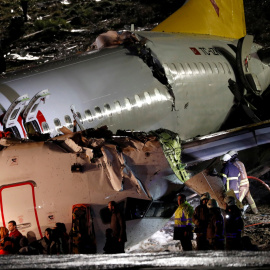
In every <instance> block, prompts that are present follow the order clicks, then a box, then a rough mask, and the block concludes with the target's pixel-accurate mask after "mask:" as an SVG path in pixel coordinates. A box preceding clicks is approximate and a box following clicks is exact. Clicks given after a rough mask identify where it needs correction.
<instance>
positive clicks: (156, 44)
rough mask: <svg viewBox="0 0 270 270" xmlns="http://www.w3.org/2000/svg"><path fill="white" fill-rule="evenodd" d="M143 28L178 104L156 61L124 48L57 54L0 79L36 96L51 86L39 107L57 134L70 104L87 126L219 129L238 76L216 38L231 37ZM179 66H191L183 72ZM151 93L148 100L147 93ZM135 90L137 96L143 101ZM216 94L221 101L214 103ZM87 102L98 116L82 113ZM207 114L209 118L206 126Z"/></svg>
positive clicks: (0, 85) (187, 133)
mask: <svg viewBox="0 0 270 270" xmlns="http://www.w3.org/2000/svg"><path fill="white" fill-rule="evenodd" d="M140 35H141V36H144V37H146V38H147V39H149V40H148V41H147V46H148V47H149V48H150V49H151V51H152V52H153V55H155V56H156V58H157V59H158V61H160V63H161V65H162V66H163V68H164V69H165V73H166V77H167V79H168V82H169V83H170V85H171V86H172V90H173V93H174V95H175V98H176V100H175V106H176V110H172V103H173V98H172V96H171V95H170V94H169V93H168V89H167V88H166V86H165V85H164V84H162V83H161V82H160V81H158V79H156V78H154V76H153V74H152V71H151V69H150V67H148V66H147V65H146V64H145V63H144V62H143V61H142V59H140V58H139V57H138V56H135V55H130V53H129V51H128V50H126V49H122V48H116V49H107V50H103V51H100V52H98V53H94V54H86V55H85V56H84V57H77V58H76V57H75V58H74V59H72V60H70V61H69V60H66V61H65V62H61V61H58V62H56V63H54V64H53V65H52V64H50V65H44V66H41V67H37V68H36V71H35V72H34V73H33V72H32V73H30V74H27V73H25V72H23V73H20V72H18V74H17V75H12V77H11V78H10V79H9V78H8V77H7V78H4V79H1V80H0V89H1V92H2V93H8V91H6V90H9V89H10V90H12V91H11V93H14V92H16V93H18V96H20V95H22V94H25V93H27V94H28V96H29V98H30V99H31V98H32V97H33V96H34V95H35V94H37V93H38V92H39V91H42V90H44V89H48V90H49V92H50V93H51V95H50V97H49V98H48V100H46V101H45V104H44V105H43V106H42V111H41V112H42V114H43V115H44V117H45V119H46V121H47V123H48V124H49V127H50V133H51V136H55V135H57V134H58V131H57V128H56V127H55V126H54V119H55V118H58V119H59V120H60V122H61V125H62V126H63V125H65V126H67V127H68V124H67V123H65V120H64V116H65V115H69V116H70V117H71V119H72V118H73V117H72V115H71V111H70V106H71V105H74V106H75V108H76V109H77V110H78V111H79V112H80V113H81V115H82V120H83V125H84V127H85V128H92V127H99V126H102V125H107V126H108V127H109V128H110V129H111V130H112V131H114V132H115V131H116V130H117V129H135V130H144V131H149V130H154V129H158V128H160V127H163V128H167V129H170V130H173V131H175V132H177V133H178V134H179V135H180V137H181V138H182V139H186V138H190V137H192V136H196V135H198V134H199V133H200V135H203V134H207V133H209V132H214V131H217V129H218V128H219V126H220V124H221V123H222V122H223V120H224V119H225V117H226V115H227V112H228V111H229V109H230V107H231V106H232V104H233V95H232V94H231V92H230V91H229V89H228V83H227V81H228V79H229V78H232V79H233V80H235V76H234V74H233V72H232V70H231V68H230V66H229V63H228V62H227V61H226V59H225V58H224V57H223V56H222V55H220V54H219V53H218V52H217V51H215V49H214V46H213V44H214V45H216V46H226V48H228V50H231V49H230V48H229V47H228V45H227V42H228V40H221V41H219V40H210V39H209V38H207V37H205V38H203V39H202V40H199V37H195V38H194V39H190V36H189V35H188V36H184V35H171V34H165V33H154V32H151V33H150V34H147V33H145V32H144V33H140ZM166 38H167V41H168V42H167V43H166V42H165V41H166ZM194 50H197V51H198V52H199V53H200V54H196V53H194ZM218 65H222V67H221V68H219V70H226V72H224V73H225V74H222V72H220V73H219V74H217V73H215V69H217V67H218ZM181 66H182V69H183V70H184V72H185V74H182V70H181ZM202 67H203V68H204V69H205V71H202ZM194 70H195V71H194ZM229 72H230V74H229ZM156 91H158V92H159V93H160V94H161V97H162V98H161V99H160V97H159V98H157V95H156ZM146 94H147V95H149V96H150V100H147V99H146ZM135 95H137V96H139V101H138V97H135ZM7 98H9V97H7ZM213 98H214V99H215V101H216V103H215V104H218V105H217V106H212V104H211V99H213ZM126 99H128V100H129V102H130V107H129V106H128V105H127V104H126V102H127V101H126ZM62 101H63V102H62ZM117 102H118V103H119V104H120V106H121V112H120V113H119V111H117V109H116V107H115V103H117ZM105 104H109V106H110V109H111V116H110V115H109V114H106V113H105V112H104V111H105V109H104V105H105ZM96 107H99V108H100V110H101V111H102V113H103V117H99V116H100V115H99V114H98V113H97V112H96V111H95V109H96ZM85 110H90V111H91V114H92V119H89V118H87V116H85V115H84V112H85ZM209 110H210V114H209ZM209 115H210V119H209ZM201 117H203V119H204V120H207V122H205V125H204V126H203V127H201V123H202V122H201ZM186 119H190V120H191V121H192V124H191V123H190V122H187V121H186ZM92 120H93V121H92ZM208 120H211V121H208ZM58 128H59V127H58Z"/></svg>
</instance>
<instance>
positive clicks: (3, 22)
mask: <svg viewBox="0 0 270 270" xmlns="http://www.w3.org/2000/svg"><path fill="white" fill-rule="evenodd" d="M69 1H70V4H69V5H64V4H62V3H61V1H60V0H47V1H46V0H45V1H40V0H13V1H10V0H1V1H0V40H1V43H0V45H1V51H2V55H3V54H4V55H7V56H6V68H7V70H8V71H12V70H14V69H16V68H18V67H21V66H29V65H33V64H34V63H42V62H45V61H48V60H52V59H56V58H59V57H62V56H65V55H69V54H73V53H76V52H81V51H84V50H86V49H87V47H88V46H89V45H90V44H92V43H93V42H94V40H95V38H96V37H97V36H98V35H99V34H100V33H103V32H106V31H108V30H123V29H129V27H130V25H131V24H134V25H135V29H136V30H139V29H143V30H150V29H152V28H153V27H154V26H155V25H156V24H158V23H159V22H162V21H163V20H164V19H166V18H167V17H168V16H169V15H170V14H172V13H173V12H174V11H176V10H177V9H178V8H179V7H181V5H182V4H183V2H184V0H132V1H131V0H112V1H110V0H101V1H99V2H96V1H94V0H69ZM26 5H27V7H28V11H27V15H28V16H27V17H25V14H24V12H23V9H22V7H23V6H26ZM244 5H245V13H246V24H247V33H248V34H252V35H254V37H255V41H256V42H257V43H259V44H261V45H263V46H268V45H269V44H270V35H269V32H270V31H269V30H270V1H269V0H259V1H258V0H244ZM74 29H75V30H76V32H74V31H72V30H74ZM79 30H80V31H79ZM15 53H16V54H18V55H20V56H26V55H27V54H30V55H32V56H38V57H39V60H38V61H29V60H28V61H25V60H20V61H19V60H18V59H17V58H16V57H14V56H12V54H15ZM10 54H11V55H10Z"/></svg>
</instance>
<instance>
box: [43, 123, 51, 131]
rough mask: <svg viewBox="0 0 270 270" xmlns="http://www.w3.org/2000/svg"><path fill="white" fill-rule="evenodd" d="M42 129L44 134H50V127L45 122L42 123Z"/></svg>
mask: <svg viewBox="0 0 270 270" xmlns="http://www.w3.org/2000/svg"><path fill="white" fill-rule="evenodd" d="M42 128H43V132H44V133H49V132H50V127H49V125H48V123H47V122H42Z"/></svg>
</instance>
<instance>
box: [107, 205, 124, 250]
mask: <svg viewBox="0 0 270 270" xmlns="http://www.w3.org/2000/svg"><path fill="white" fill-rule="evenodd" d="M108 208H109V210H110V211H111V229H112V234H113V237H114V238H115V239H116V242H117V246H116V252H115V253H124V252H125V242H127V235H126V222H125V219H124V217H123V215H122V214H121V213H120V211H119V210H118V208H117V205H116V202H115V201H110V202H109V203H108Z"/></svg>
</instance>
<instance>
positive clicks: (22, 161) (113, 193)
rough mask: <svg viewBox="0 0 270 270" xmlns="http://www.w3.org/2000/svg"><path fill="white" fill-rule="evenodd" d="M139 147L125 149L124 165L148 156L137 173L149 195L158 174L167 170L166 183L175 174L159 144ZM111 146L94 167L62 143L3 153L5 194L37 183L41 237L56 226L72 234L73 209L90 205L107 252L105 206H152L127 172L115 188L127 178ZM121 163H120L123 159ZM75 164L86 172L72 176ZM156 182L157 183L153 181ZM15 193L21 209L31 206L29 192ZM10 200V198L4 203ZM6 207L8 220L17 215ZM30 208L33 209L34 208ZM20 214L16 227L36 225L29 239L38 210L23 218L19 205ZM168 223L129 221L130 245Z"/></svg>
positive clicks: (0, 158)
mask: <svg viewBox="0 0 270 270" xmlns="http://www.w3.org/2000/svg"><path fill="white" fill-rule="evenodd" d="M59 140H61V138H60V137H59ZM62 140H63V139H62ZM127 143H128V142H127ZM130 144H131V145H132V147H134V145H135V144H133V143H130ZM136 145H137V148H133V151H132V150H131V149H130V148H128V147H127V149H123V151H124V153H125V155H126V156H127V161H125V162H126V163H125V164H126V166H127V167H129V165H128V164H131V163H133V161H132V160H133V155H135V156H134V158H137V155H136V153H137V154H138V153H139V154H140V155H141V156H142V157H144V160H146V162H144V163H142V162H140V163H139V164H138V165H139V167H138V168H133V169H132V171H134V172H136V171H138V173H139V175H138V177H139V179H140V180H141V181H142V182H144V184H145V185H148V186H149V187H148V188H149V190H150V189H151V185H157V182H158V181H161V178H160V179H158V178H157V176H156V174H157V172H158V173H161V174H163V171H164V170H165V172H166V173H165V174H164V178H165V179H166V177H167V176H169V175H170V174H173V171H172V170H171V169H170V167H169V165H168V162H167V160H166V158H165V156H164V155H163V157H161V156H162V149H161V146H160V144H159V142H158V141H155V143H154V144H151V143H150V144H143V143H140V142H138V143H137V144H136ZM108 147H109V148H108ZM108 147H105V148H104V149H105V150H104V151H103V153H104V156H103V157H101V158H99V159H98V160H97V161H96V163H91V162H90V161H89V158H87V157H85V155H84V154H82V153H79V155H78V153H77V152H75V153H67V152H66V151H64V149H63V148H61V147H59V146H58V144H56V143H53V142H30V143H22V144H19V145H12V146H9V147H7V148H6V149H4V150H2V151H0V167H1V168H2V173H1V175H0V183H1V185H0V189H1V188H2V189H3V188H4V189H5V185H16V186H20V185H23V184H24V183H26V182H31V183H34V186H35V187H34V194H35V203H36V208H35V209H36V212H37V218H38V222H39V224H40V230H41V232H42V233H44V231H45V229H46V228H47V227H53V226H54V225H55V223H56V222H63V223H65V224H66V226H67V230H68V231H69V230H70V229H71V221H72V205H74V204H78V203H87V204H90V205H91V208H92V210H93V214H94V227H95V233H96V237H97V242H98V250H99V252H102V248H103V246H104V243H105V230H106V229H107V228H108V226H109V225H108V224H103V222H102V220H101V218H100V210H101V209H102V208H104V207H106V205H107V203H108V202H109V201H111V200H115V201H118V202H119V201H121V200H123V199H125V198H126V197H131V198H138V199H142V200H149V201H151V198H149V196H148V194H147V193H145V192H144V190H143V189H142V188H141V187H140V186H139V185H138V182H137V180H135V181H133V180H132V179H131V178H130V177H127V174H126V173H127V172H125V171H123V173H124V176H125V177H124V179H125V181H124V184H123V189H121V187H120V189H121V190H119V189H117V190H116V189H115V185H113V182H112V181H118V182H119V183H120V184H121V183H122V181H123V179H122V177H123V176H122V175H113V174H112V172H113V171H114V170H115V171H116V172H119V171H118V170H117V166H118V167H119V166H121V164H118V162H117V161H116V160H114V159H115V158H117V157H118V154H117V153H113V151H111V150H110V149H114V148H116V146H115V145H108ZM144 148H147V149H144ZM156 148H157V149H156ZM102 149H103V148H102ZM130 151H131V152H130ZM109 152H110V153H109ZM145 152H149V153H150V154H149V156H148V157H147V158H146V157H145ZM156 152H157V154H158V156H159V158H156V156H155V154H154V153H156ZM120 155H121V154H120ZM37 157H38V158H37ZM128 157H130V158H131V159H129V158H128ZM119 161H121V159H120V160H119ZM121 162H123V161H121ZM75 163H77V164H81V165H82V166H83V168H84V170H83V173H76V172H72V171H71V166H72V165H73V164H75ZM33 167H34V168H38V170H33V169H32V168H33ZM114 167H115V168H114ZM122 169H123V167H122ZM153 177H154V178H157V179H154V181H152V180H153ZM134 179H135V178H134ZM165 179H164V180H165ZM161 182H162V181H161ZM178 182H179V186H181V183H180V181H179V180H178ZM147 183H148V184H147ZM120 186H121V185H120ZM168 188H169V184H168V183H167V185H166V186H164V187H162V188H160V190H159V195H161V196H162V193H161V192H162V190H161V189H164V190H163V191H164V192H166V190H167V189H168ZM154 192H155V191H154ZM16 194H17V197H18V198H17V201H20V202H21V203H22V205H24V204H25V203H24V202H26V201H27V202H28V204H29V198H28V197H27V200H25V199H24V196H27V194H26V193H25V192H23V191H21V192H20V193H18V192H17V193H16ZM5 198H6V197H5ZM6 201H7V200H6V199H5V202H6ZM4 207H5V209H4V215H6V213H10V215H12V214H11V213H12V212H13V211H12V209H9V205H8V204H7V203H5V205H4ZM31 207H32V206H31V205H30V206H29V209H30V208H31ZM16 209H17V211H16V216H14V218H13V219H15V220H18V218H19V220H20V221H23V222H17V223H18V224H20V223H31V224H32V225H31V226H32V227H31V226H30V227H28V228H26V231H24V232H25V234H26V232H27V231H29V230H30V231H31V230H32V231H33V230H35V231H36V230H37V224H36V223H35V222H33V221H31V222H30V219H31V220H32V219H33V215H34V212H33V209H32V208H31V209H32V210H31V211H32V212H31V213H32V214H31V215H30V214H29V213H28V212H27V211H26V212H25V214H24V211H25V209H24V207H22V208H20V207H19V205H17V208H16ZM29 211H30V210H29ZM34 217H35V216H34ZM166 220H167V219H163V218H159V219H152V218H149V219H148V218H147V219H146V220H144V221H141V220H135V221H134V220H131V221H127V228H129V230H130V231H128V236H129V239H130V245H131V244H134V243H135V242H136V243H137V242H138V241H141V240H143V239H144V238H145V237H149V236H150V235H152V234H153V232H155V231H156V230H157V229H160V228H161V227H162V226H163V224H164V223H165V222H166ZM1 223H2V224H3V220H2V218H0V224H1ZM139 223H142V224H144V226H147V229H145V231H144V233H143V234H142V233H141V231H140V230H139V228H140V226H138V227H136V226H137V224H139ZM135 225H136V226H135ZM133 226H135V227H133ZM131 228H132V229H131ZM137 228H138V229H137ZM37 238H39V235H37Z"/></svg>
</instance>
